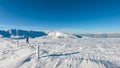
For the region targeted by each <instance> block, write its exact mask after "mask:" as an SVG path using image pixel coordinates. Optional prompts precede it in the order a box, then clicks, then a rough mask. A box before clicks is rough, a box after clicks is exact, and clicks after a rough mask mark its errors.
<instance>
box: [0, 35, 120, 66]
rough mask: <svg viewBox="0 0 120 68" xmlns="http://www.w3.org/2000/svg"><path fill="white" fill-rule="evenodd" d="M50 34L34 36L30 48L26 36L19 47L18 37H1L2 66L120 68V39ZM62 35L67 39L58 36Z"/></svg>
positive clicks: (0, 61) (0, 62) (0, 55)
mask: <svg viewBox="0 0 120 68" xmlns="http://www.w3.org/2000/svg"><path fill="white" fill-rule="evenodd" d="M48 36H50V37H51V36H55V38H48ZM48 36H47V37H46V38H34V39H30V44H31V46H30V47H28V46H27V45H26V43H25V39H21V40H19V46H17V44H16V40H12V39H9V38H0V68H120V39H119V38H67V37H68V36H67V37H66V34H65V35H64V34H61V33H55V34H54V33H52V34H49V35H48ZM59 36H60V37H61V36H62V37H64V38H56V37H59ZM38 45H39V46H40V48H39V49H40V50H39V55H40V56H39V59H38V57H37V46H38Z"/></svg>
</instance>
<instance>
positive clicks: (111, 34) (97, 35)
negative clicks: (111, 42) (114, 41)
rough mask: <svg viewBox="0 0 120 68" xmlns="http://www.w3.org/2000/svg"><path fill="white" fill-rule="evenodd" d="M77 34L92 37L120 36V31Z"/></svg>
mask: <svg viewBox="0 0 120 68" xmlns="http://www.w3.org/2000/svg"><path fill="white" fill-rule="evenodd" d="M75 35H76V36H82V37H92V38H120V34H119V33H97V34H95V33H93V34H75Z"/></svg>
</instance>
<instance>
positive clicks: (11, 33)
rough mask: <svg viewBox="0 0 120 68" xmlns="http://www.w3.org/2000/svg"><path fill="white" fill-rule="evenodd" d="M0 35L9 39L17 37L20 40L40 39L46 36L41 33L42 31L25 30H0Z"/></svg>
mask: <svg viewBox="0 0 120 68" xmlns="http://www.w3.org/2000/svg"><path fill="white" fill-rule="evenodd" d="M0 35H1V36H2V37H6V38H10V37H13V36H19V37H20V38H21V39H22V38H26V37H27V36H28V37H31V38H35V37H42V36H46V35H47V33H45V32H42V31H26V30H16V29H10V30H7V31H5V30H0Z"/></svg>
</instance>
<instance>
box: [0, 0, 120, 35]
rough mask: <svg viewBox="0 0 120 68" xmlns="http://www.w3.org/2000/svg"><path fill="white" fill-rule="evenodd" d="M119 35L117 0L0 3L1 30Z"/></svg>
mask: <svg viewBox="0 0 120 68" xmlns="http://www.w3.org/2000/svg"><path fill="white" fill-rule="evenodd" d="M8 28H19V29H28V30H29V29H30V30H58V31H65V32H72V33H73V32H74V33H79V32H120V30H119V29H120V0H0V29H8Z"/></svg>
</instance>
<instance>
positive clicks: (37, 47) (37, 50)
mask: <svg viewBox="0 0 120 68" xmlns="http://www.w3.org/2000/svg"><path fill="white" fill-rule="evenodd" d="M37 58H38V59H39V45H38V47H37Z"/></svg>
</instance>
